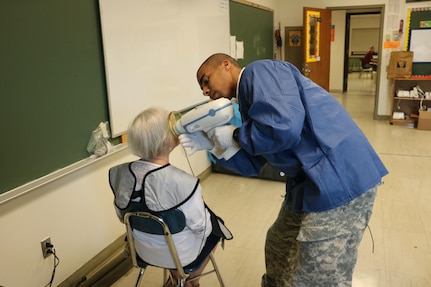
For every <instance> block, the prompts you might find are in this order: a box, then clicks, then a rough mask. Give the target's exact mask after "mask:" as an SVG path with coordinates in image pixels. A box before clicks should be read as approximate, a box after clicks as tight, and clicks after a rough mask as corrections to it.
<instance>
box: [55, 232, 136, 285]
mask: <svg viewBox="0 0 431 287" xmlns="http://www.w3.org/2000/svg"><path fill="white" fill-rule="evenodd" d="M125 236H126V235H125V234H124V235H122V236H120V237H118V239H116V240H115V241H114V242H113V243H112V244H110V245H109V246H107V247H106V248H105V249H103V250H102V251H101V252H100V253H99V254H97V255H96V256H94V257H93V258H92V259H91V260H90V261H88V262H87V263H86V264H84V265H83V266H82V267H81V268H79V269H78V270H77V271H76V272H75V273H73V274H72V275H71V276H70V277H69V278H67V279H66V280H65V281H63V282H62V283H60V284H59V285H58V287H87V286H92V287H96V286H97V287H99V286H100V287H102V286H103V287H106V286H110V285H111V284H112V283H114V282H116V281H117V280H118V279H120V278H121V277H122V276H123V275H124V274H126V273H127V272H128V271H129V270H130V269H131V268H132V267H133V265H132V261H131V259H130V257H125V256H124V238H125Z"/></svg>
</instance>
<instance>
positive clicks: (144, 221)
mask: <svg viewBox="0 0 431 287" xmlns="http://www.w3.org/2000/svg"><path fill="white" fill-rule="evenodd" d="M124 223H125V225H126V231H127V239H128V244H129V250H130V255H131V258H132V262H133V266H134V267H136V268H139V269H140V270H139V274H138V278H137V279H136V284H135V287H138V286H139V285H140V282H141V279H142V276H143V274H144V272H145V270H146V268H147V267H148V266H154V267H159V268H163V269H164V276H163V284H164V283H165V282H166V280H167V278H168V276H169V275H170V272H169V268H166V267H164V266H156V265H153V264H150V263H148V262H145V261H144V260H143V259H142V258H140V257H139V255H138V254H137V253H136V250H135V244H134V237H133V232H132V231H133V230H134V229H136V230H139V231H142V232H145V233H150V234H158V235H163V236H164V239H165V240H166V245H167V246H166V248H169V251H170V254H171V256H172V259H173V261H174V263H175V266H176V270H177V272H178V274H179V281H178V284H177V285H176V286H178V287H183V286H184V284H185V282H186V281H187V278H188V277H189V274H190V273H191V272H193V271H195V270H197V269H199V268H200V267H201V265H202V264H203V262H202V261H201V262H196V263H194V262H193V263H191V264H189V265H187V266H185V267H183V266H182V265H181V262H180V259H179V256H178V252H177V249H176V247H175V243H174V241H173V239H172V234H175V233H178V232H180V231H182V230H183V229H184V227H185V217H184V214H183V213H182V212H181V211H180V210H178V209H174V210H170V211H168V212H165V213H163V215H155V214H152V213H149V212H128V213H126V215H125V217H124ZM209 258H210V261H211V264H212V266H213V269H212V270H210V271H208V272H205V273H202V274H201V275H200V276H198V277H195V278H191V279H190V281H192V280H196V279H198V278H200V277H203V276H206V275H209V274H211V273H216V275H217V278H218V281H219V283H220V286H221V287H224V283H223V279H222V277H221V275H220V272H219V269H218V267H217V264H216V262H215V259H214V257H213V254H212V252H210V254H209Z"/></svg>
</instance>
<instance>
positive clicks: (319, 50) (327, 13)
mask: <svg viewBox="0 0 431 287" xmlns="http://www.w3.org/2000/svg"><path fill="white" fill-rule="evenodd" d="M302 34H303V35H304V44H303V49H304V61H303V63H304V64H303V68H302V72H303V74H304V75H305V76H306V77H308V78H310V79H311V80H312V81H313V82H315V83H316V84H318V85H319V86H321V87H322V88H324V89H325V90H327V91H329V67H330V51H331V50H330V49H331V46H330V45H331V10H328V9H321V8H309V7H304V16H303V31H302Z"/></svg>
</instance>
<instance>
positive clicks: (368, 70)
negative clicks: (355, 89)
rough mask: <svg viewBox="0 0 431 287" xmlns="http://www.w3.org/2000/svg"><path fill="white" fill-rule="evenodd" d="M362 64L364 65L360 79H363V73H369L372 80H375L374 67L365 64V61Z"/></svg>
mask: <svg viewBox="0 0 431 287" xmlns="http://www.w3.org/2000/svg"><path fill="white" fill-rule="evenodd" d="M361 63H362V65H361V71H360V73H359V78H361V77H362V73H369V74H370V78H371V79H372V78H373V71H374V69H373V67H371V66H370V65H368V64H365V63H364V59H362V61H361Z"/></svg>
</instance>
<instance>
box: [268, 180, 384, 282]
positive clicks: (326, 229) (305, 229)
mask: <svg viewBox="0 0 431 287" xmlns="http://www.w3.org/2000/svg"><path fill="white" fill-rule="evenodd" d="M376 191H377V189H376V188H372V189H370V190H369V191H367V192H366V193H364V194H363V195H361V196H360V197H358V198H356V199H354V200H353V201H351V202H349V203H347V204H345V205H343V206H340V207H338V208H335V209H332V210H328V211H324V212H311V213H294V212H292V211H291V210H290V206H289V205H286V204H283V207H282V208H281V210H280V213H279V215H278V218H277V219H276V221H275V222H274V224H273V225H272V226H271V227H270V228H269V230H268V233H267V237H266V243H265V264H266V274H264V275H263V277H262V285H261V286H262V287H291V286H294V287H318V286H322V287H333V286H351V285H352V276H353V269H354V267H355V264H356V259H357V255H358V247H359V243H360V242H361V239H362V235H363V232H364V230H365V228H366V226H367V224H368V221H369V219H370V217H371V213H372V209H373V204H374V199H375V196H376Z"/></svg>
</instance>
